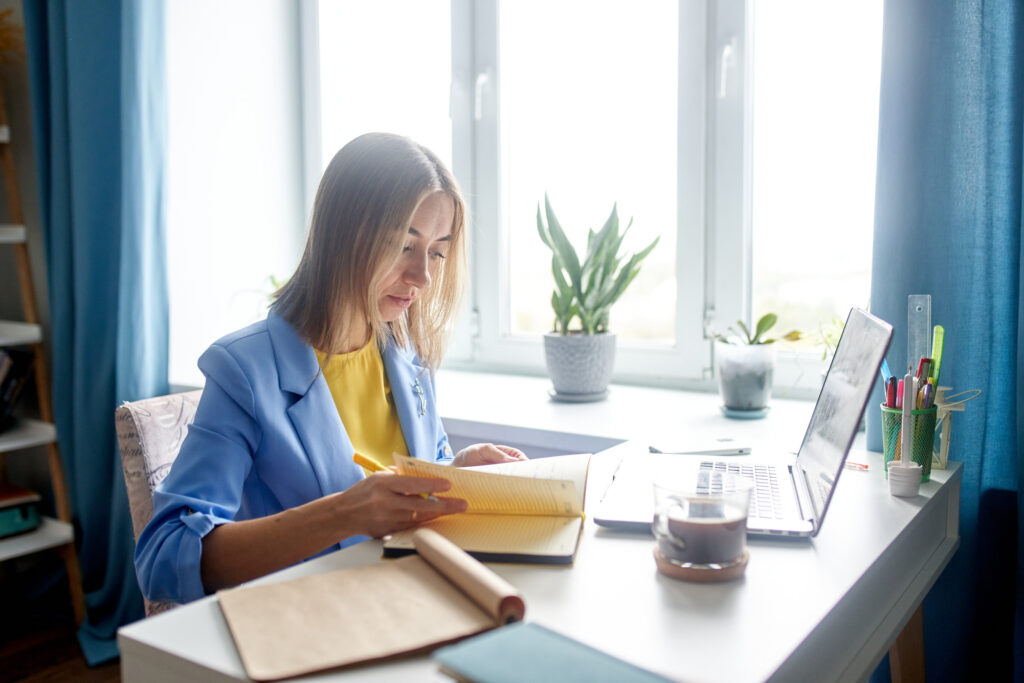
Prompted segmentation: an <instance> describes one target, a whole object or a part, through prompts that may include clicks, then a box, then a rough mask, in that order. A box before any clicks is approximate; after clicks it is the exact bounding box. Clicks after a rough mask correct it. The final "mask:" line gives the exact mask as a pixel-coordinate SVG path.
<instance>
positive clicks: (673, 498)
mask: <svg viewBox="0 0 1024 683" xmlns="http://www.w3.org/2000/svg"><path fill="white" fill-rule="evenodd" d="M753 486H754V484H753V482H752V481H750V480H749V479H745V478H743V477H739V476H736V475H734V474H729V473H726V472H716V471H713V470H701V471H699V472H693V473H689V474H687V475H684V476H683V477H681V478H678V479H676V480H674V481H673V482H672V483H671V484H655V485H654V522H653V524H652V529H653V531H654V538H655V541H656V545H655V549H654V558H655V561H656V562H657V564H658V569H659V570H660V571H661V572H662V573H663V574H666V575H668V576H672V577H673V578H680V579H686V580H690V581H723V580H728V579H733V578H736V577H738V576H741V575H742V574H743V571H744V569H745V568H746V566H747V558H748V554H747V550H746V544H747V509H748V508H749V506H750V492H751V489H752V488H753Z"/></svg>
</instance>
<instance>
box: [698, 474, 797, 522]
mask: <svg viewBox="0 0 1024 683" xmlns="http://www.w3.org/2000/svg"><path fill="white" fill-rule="evenodd" d="M700 468H701V469H702V470H705V471H711V470H713V471H715V472H728V473H729V474H735V475H739V476H741V477H744V478H745V479H750V480H752V481H753V482H754V489H753V491H751V492H750V509H749V510H748V512H747V514H748V515H749V516H750V517H759V518H761V519H782V518H783V517H784V515H783V510H782V508H783V505H782V496H781V494H780V493H779V480H778V476H777V475H776V473H775V467H773V466H772V465H761V464H747V463H736V462H724V461H721V460H718V461H715V462H712V461H710V460H705V461H703V462H701V464H700ZM716 488H718V489H719V491H715V490H713V491H712V493H718V492H720V489H721V484H719V485H718V486H717V487H716Z"/></svg>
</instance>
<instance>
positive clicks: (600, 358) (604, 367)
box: [544, 332, 615, 401]
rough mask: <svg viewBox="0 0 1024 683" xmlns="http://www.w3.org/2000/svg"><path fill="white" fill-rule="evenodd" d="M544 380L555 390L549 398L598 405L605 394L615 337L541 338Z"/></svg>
mask: <svg viewBox="0 0 1024 683" xmlns="http://www.w3.org/2000/svg"><path fill="white" fill-rule="evenodd" d="M544 357H545V359H546V360H547V366H548V376H549V377H550V378H551V383H552V384H553V385H554V387H555V393H554V395H553V396H552V398H555V399H556V400H565V401H599V400H601V399H603V398H604V397H605V396H606V395H607V393H608V382H610V381H611V378H612V368H613V367H614V365H615V335H614V334H611V333H608V332H605V333H602V334H555V333H553V332H549V333H548V334H545V335H544Z"/></svg>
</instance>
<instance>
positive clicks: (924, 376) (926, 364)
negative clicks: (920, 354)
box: [916, 358, 932, 386]
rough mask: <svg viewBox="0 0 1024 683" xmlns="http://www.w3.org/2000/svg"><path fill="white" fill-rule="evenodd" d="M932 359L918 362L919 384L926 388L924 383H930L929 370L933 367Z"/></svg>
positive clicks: (923, 359)
mask: <svg viewBox="0 0 1024 683" xmlns="http://www.w3.org/2000/svg"><path fill="white" fill-rule="evenodd" d="M931 364H932V359H931V358H922V359H921V360H919V361H918V362H917V375H916V377H917V383H918V385H920V386H924V383H925V382H927V381H928V370H929V368H930V367H931Z"/></svg>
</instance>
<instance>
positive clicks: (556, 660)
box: [433, 623, 668, 683]
mask: <svg viewBox="0 0 1024 683" xmlns="http://www.w3.org/2000/svg"><path fill="white" fill-rule="evenodd" d="M433 658H434V660H435V661H437V662H438V663H439V664H440V666H441V671H442V672H444V673H446V674H448V675H449V676H451V677H452V678H454V679H455V680H457V681H474V682H475V683H519V681H559V682H560V683H575V682H579V683H591V682H592V681H615V682H616V683H655V682H658V683H662V682H664V681H667V680H668V679H667V678H663V677H661V676H659V675H657V674H655V673H653V672H651V671H648V670H646V669H641V668H640V667H638V666H634V665H633V664H630V663H628V662H625V661H623V660H621V659H618V658H617V657H613V656H611V655H610V654H607V653H605V652H601V651H600V650H596V649H594V648H592V647H590V646H589V645H585V644H583V643H581V642H579V641H578V640H573V639H572V638H569V637H568V636H565V635H562V634H561V633H558V632H556V631H552V630H551V629H548V628H544V627H543V626H541V625H539V624H532V623H531V624H513V625H511V626H506V627H505V628H501V629H498V630H497V631H491V632H490V633H485V634H483V635H479V636H476V637H474V638H470V639H469V640H464V641H463V642H461V643H459V644H458V645H451V646H449V647H443V648H441V649H440V650H437V651H436V652H434V655H433Z"/></svg>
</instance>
